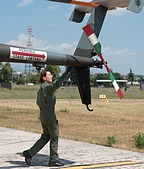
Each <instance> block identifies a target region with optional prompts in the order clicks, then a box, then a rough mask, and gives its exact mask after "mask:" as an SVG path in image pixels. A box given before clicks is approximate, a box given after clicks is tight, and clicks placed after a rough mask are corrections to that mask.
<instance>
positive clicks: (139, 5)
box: [127, 0, 144, 13]
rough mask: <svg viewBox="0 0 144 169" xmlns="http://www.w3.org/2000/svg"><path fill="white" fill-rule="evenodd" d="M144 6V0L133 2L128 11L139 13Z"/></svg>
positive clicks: (133, 0) (134, 0)
mask: <svg viewBox="0 0 144 169" xmlns="http://www.w3.org/2000/svg"><path fill="white" fill-rule="evenodd" d="M143 6H144V0H131V1H130V3H129V5H128V7H127V9H128V10H130V11H132V12H136V13H139V12H140V11H141V10H142V8H143Z"/></svg>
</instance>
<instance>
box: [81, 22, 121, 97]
mask: <svg viewBox="0 0 144 169" xmlns="http://www.w3.org/2000/svg"><path fill="white" fill-rule="evenodd" d="M83 30H84V32H85V33H86V35H87V37H88V39H89V41H90V43H91V44H92V46H93V47H94V49H95V52H96V53H97V55H98V56H99V57H100V59H101V61H102V62H103V63H104V62H105V61H104V58H103V56H102V53H101V44H100V43H99V41H98V38H97V37H96V34H95V33H94V31H93V30H92V28H91V26H90V24H89V25H86V26H85V27H83ZM104 65H105V68H106V70H107V72H108V73H109V75H110V79H111V81H112V84H113V86H114V88H115V90H116V92H117V94H118V96H119V98H120V99H122V98H123V94H122V92H121V90H120V88H119V86H118V84H117V82H116V80H115V78H114V76H113V74H112V72H111V70H110V68H109V67H108V65H107V64H105V63H104Z"/></svg>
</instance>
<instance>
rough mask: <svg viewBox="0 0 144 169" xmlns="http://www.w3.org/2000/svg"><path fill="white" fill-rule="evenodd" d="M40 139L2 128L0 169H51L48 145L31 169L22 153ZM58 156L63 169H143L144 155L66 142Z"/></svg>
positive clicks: (30, 134) (0, 129)
mask: <svg viewBox="0 0 144 169" xmlns="http://www.w3.org/2000/svg"><path fill="white" fill-rule="evenodd" d="M39 137H40V134H36V133H30V132H25V131H20V130H13V129H8V128H3V127H0V169H26V168H30V169H45V168H49V167H48V161H49V144H48V145H46V146H45V147H44V148H43V149H42V150H41V151H40V152H39V153H38V154H37V155H35V156H34V157H33V159H32V166H30V167H29V166H27V164H26V163H25V160H24V157H23V156H22V152H23V150H26V149H28V148H30V147H31V146H32V145H33V144H34V143H35V141H36V140H37V139H39ZM59 156H60V161H61V162H62V163H63V164H64V166H63V167H61V168H64V169H94V168H104V169H144V153H138V152H132V151H127V150H121V149H117V148H111V147H105V146H99V145H95V144H89V143H84V142H79V141H71V140H66V139H60V140H59ZM51 168H56V167H51Z"/></svg>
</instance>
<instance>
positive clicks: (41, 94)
mask: <svg viewBox="0 0 144 169" xmlns="http://www.w3.org/2000/svg"><path fill="white" fill-rule="evenodd" d="M69 76H70V71H67V72H65V73H64V74H63V75H62V76H61V77H60V78H59V79H58V80H57V81H55V82H53V83H47V82H44V83H41V85H40V89H39V91H38V93H37V105H38V106H39V108H40V121H41V125H42V129H43V133H42V135H41V138H40V139H39V140H38V141H37V142H36V143H35V144H34V145H33V146H32V147H31V148H30V149H29V150H28V152H29V153H30V155H31V157H33V156H34V155H35V154H36V153H37V152H39V151H40V150H41V149H42V148H43V147H44V146H45V145H46V144H47V143H48V141H50V161H49V163H55V162H57V161H58V160H59V156H58V153H57V152H58V137H59V127H58V120H57V118H56V115H55V103H56V96H55V91H56V90H57V89H58V88H59V87H60V86H61V83H62V82H63V81H65V80H66V79H68V78H69Z"/></svg>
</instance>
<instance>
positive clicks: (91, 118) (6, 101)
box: [0, 86, 144, 152]
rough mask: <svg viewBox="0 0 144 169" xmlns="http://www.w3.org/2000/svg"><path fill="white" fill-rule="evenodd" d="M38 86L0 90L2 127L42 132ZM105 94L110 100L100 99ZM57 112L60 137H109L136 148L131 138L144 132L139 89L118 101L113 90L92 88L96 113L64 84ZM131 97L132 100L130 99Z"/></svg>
mask: <svg viewBox="0 0 144 169" xmlns="http://www.w3.org/2000/svg"><path fill="white" fill-rule="evenodd" d="M37 90H38V86H14V89H13V91H9V90H6V89H0V107H1V109H0V126H2V127H8V128H14V129H19V130H25V131H30V132H37V133H41V125H40V121H39V109H38V107H37V106H36V103H35V98H36V91H37ZM99 94H106V95H107V99H108V100H109V102H105V101H104V100H103V99H102V100H100V99H98V95H99ZM57 98H58V99H57V104H56V114H57V118H58V120H59V126H60V137H61V138H66V139H72V140H77V141H84V142H89V143H94V144H99V145H106V142H107V138H112V137H114V138H116V139H117V142H116V144H114V145H112V146H113V147H118V148H122V149H127V150H133V151H139V152H144V150H143V149H137V148H136V147H135V145H134V143H133V141H132V138H133V136H134V135H136V134H137V133H144V131H143V125H144V113H143V112H144V100H143V99H144V93H143V91H140V90H139V89H138V88H135V87H133V88H130V89H128V91H126V92H124V98H125V99H123V100H119V99H118V97H117V95H116V94H115V91H114V89H103V88H99V89H98V88H92V105H91V106H90V108H93V110H94V111H93V112H89V111H87V109H86V107H85V106H84V105H83V104H81V101H80V98H79V94H78V91H77V88H75V87H70V88H67V87H61V88H60V89H59V90H58V91H57ZM130 98H131V99H130Z"/></svg>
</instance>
